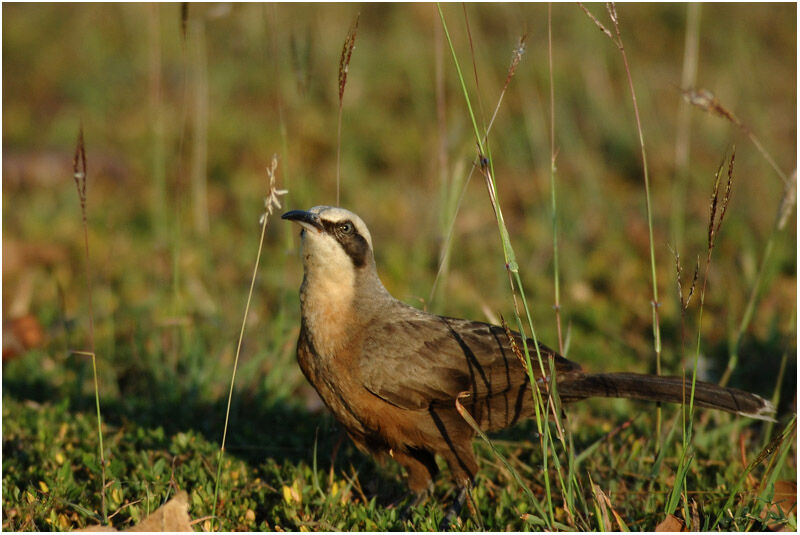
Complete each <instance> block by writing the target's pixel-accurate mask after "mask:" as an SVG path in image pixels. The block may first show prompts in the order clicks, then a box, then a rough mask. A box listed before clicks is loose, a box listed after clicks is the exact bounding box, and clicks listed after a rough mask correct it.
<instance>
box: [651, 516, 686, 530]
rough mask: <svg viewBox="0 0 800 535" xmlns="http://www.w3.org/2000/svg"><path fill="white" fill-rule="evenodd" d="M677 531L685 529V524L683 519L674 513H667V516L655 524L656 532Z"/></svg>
mask: <svg viewBox="0 0 800 535" xmlns="http://www.w3.org/2000/svg"><path fill="white" fill-rule="evenodd" d="M678 531H686V525H685V524H684V523H683V520H681V519H680V518H678V517H677V516H675V515H667V517H666V518H665V519H664V520H662V521H661V522H659V524H658V525H657V526H656V532H657V533H664V532H673V533H674V532H678Z"/></svg>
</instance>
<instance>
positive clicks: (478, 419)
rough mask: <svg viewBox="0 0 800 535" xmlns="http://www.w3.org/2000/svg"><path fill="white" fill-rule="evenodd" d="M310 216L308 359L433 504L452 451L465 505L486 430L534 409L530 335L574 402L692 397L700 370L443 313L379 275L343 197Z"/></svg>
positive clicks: (300, 345)
mask: <svg viewBox="0 0 800 535" xmlns="http://www.w3.org/2000/svg"><path fill="white" fill-rule="evenodd" d="M281 218H282V219H284V220H288V221H292V222H294V223H296V224H298V225H299V226H300V227H301V231H300V237H301V248H302V261H303V272H304V275H303V281H302V284H301V286H300V309H301V314H300V315H301V325H300V333H299V336H298V340H297V361H298V363H299V365H300V368H301V370H302V372H303V374H304V375H305V377H306V378H307V379H308V381H309V382H310V383H311V385H312V386H313V387H314V388H315V389H316V391H317V392H318V393H319V395H320V397H321V398H322V400H323V402H324V403H325V405H326V406H327V407H328V409H329V410H330V411H331V412H332V413H333V415H334V417H335V418H336V420H337V421H338V422H339V424H340V425H341V426H342V427H343V428H344V429H345V430H346V432H347V434H348V435H349V436H350V438H351V439H352V441H353V442H354V444H355V445H356V447H357V448H358V449H359V450H361V451H363V452H365V453H367V454H371V455H373V456H375V457H377V458H385V457H386V456H387V455H388V456H389V457H391V458H393V459H394V460H395V461H396V462H397V463H399V464H400V465H401V466H402V467H404V468H405V471H406V477H407V485H408V488H409V490H410V491H411V492H412V493H413V496H414V500H413V501H412V505H415V504H419V503H423V502H424V501H425V500H426V499H427V498H428V496H429V495H430V493H431V492H432V488H433V481H434V479H435V478H436V477H437V474H438V472H439V469H438V466H437V463H436V457H437V456H439V457H441V458H443V459H444V461H445V462H446V464H447V466H448V468H449V471H450V474H451V477H452V479H453V481H454V482H455V484H456V486H457V488H458V493H457V496H456V498H455V500H454V501H453V504H452V506H451V508H450V509H449V511H448V515H447V516H448V517H452V516H453V515H454V514H457V513H458V512H459V511H460V509H461V508H462V507H463V504H464V500H465V496H466V494H467V492H468V490H469V489H470V488H471V486H472V484H473V482H474V478H475V475H476V472H477V471H478V463H477V460H476V458H475V454H474V452H473V446H472V443H473V438H474V437H475V436H476V431H475V429H474V428H473V427H472V426H471V425H470V424H469V423H468V422H467V420H466V419H465V418H464V417H462V416H461V414H459V407H458V406H457V402H458V404H459V405H460V408H461V409H462V410H466V411H467V412H468V413H469V415H470V416H471V417H472V419H473V420H474V423H476V424H477V426H479V428H480V429H481V430H482V431H486V432H492V431H499V430H501V429H505V428H507V427H510V426H512V425H514V424H515V423H517V422H519V421H520V420H523V419H525V418H529V417H532V416H533V415H534V410H535V405H534V395H533V394H534V393H533V390H532V384H531V381H530V379H529V375H528V370H527V369H526V365H525V363H524V361H523V359H520V358H519V355H520V348H522V347H523V343H524V344H527V347H528V348H529V355H531V358H532V360H531V362H538V361H535V360H534V359H535V358H536V355H537V354H540V355H541V359H542V362H543V363H544V365H543V366H539V365H533V366H532V370H531V372H532V374H533V377H534V378H535V382H536V384H537V388H538V389H539V391H540V392H542V393H545V392H546V390H547V385H548V384H550V382H551V380H552V378H551V377H549V376H548V373H554V375H555V383H556V390H557V392H558V395H559V396H560V399H561V401H562V403H563V404H568V403H572V402H575V401H580V400H584V399H587V398H591V397H611V398H629V399H637V400H646V401H654V402H669V403H682V402H684V401H685V400H686V402H687V403H688V399H686V398H688V395H689V394H688V393H689V392H690V390H691V388H692V385H691V380H689V379H684V378H682V377H669V376H660V375H646V374H637V373H628V372H618V373H587V372H585V371H583V369H582V368H581V366H580V365H579V364H577V363H575V362H573V361H571V360H568V359H566V358H564V357H562V356H561V355H559V354H558V353H557V352H556V351H554V350H552V349H550V348H548V347H547V346H545V345H543V344H541V343H539V344H538V349H537V345H535V344H534V342H533V341H532V340H530V339H527V338H526V339H525V341H524V342H523V338H522V335H520V334H519V333H517V332H512V331H510V330H508V329H507V328H505V327H501V326H497V325H491V324H489V323H484V322H481V321H471V320H466V319H458V318H452V317H446V316H439V315H436V314H432V313H428V312H425V311H423V310H420V309H418V308H415V307H412V306H410V305H408V304H406V303H404V302H402V301H400V300H398V299H396V298H395V297H393V296H392V295H391V294H390V293H389V292H388V291H387V290H386V288H385V287H384V285H383V283H382V282H381V280H380V278H379V276H378V270H377V267H376V263H375V256H374V252H373V251H374V250H373V242H372V237H371V235H370V232H369V230H368V228H367V226H366V225H365V223H364V221H363V220H362V219H361V218H360V217H359V216H358V215H356V214H355V213H353V212H351V211H349V210H346V209H344V208H340V207H331V206H315V207H313V208H310V209H309V210H291V211H289V212H286V213H285V214H283V215H282V216H281ZM694 405H695V406H696V407H703V408H710V409H719V410H722V411H727V412H731V413H735V414H739V415H743V416H748V417H751V418H756V419H763V420H770V419H771V415H772V414H773V412H774V408H773V406H772V404H771V403H770V402H768V401H767V400H765V399H763V398H761V397H760V396H757V395H755V394H751V393H748V392H744V391H742V390H737V389H734V388H723V387H720V386H717V385H714V384H710V383H705V382H701V381H697V382H696V384H695V387H694Z"/></svg>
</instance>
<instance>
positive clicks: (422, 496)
mask: <svg viewBox="0 0 800 535" xmlns="http://www.w3.org/2000/svg"><path fill="white" fill-rule="evenodd" d="M410 495H413V499H412V500H411V502H409V503H408V504H407V505H406V506H405V507H403V510H402V511H401V512H400V516H399V518H400V521H401V522H405V521H407V520H411V513H413V512H414V509H416V508H417V507H419V506H421V505H425V503H427V501H428V500H429V499H430V497H431V496H432V495H433V481H431V482H430V484H429V485H428V486H427V487H426V488H425V489H423V490H418V491H411V492H409V493H408V494H407V495H406V497H408V496H410Z"/></svg>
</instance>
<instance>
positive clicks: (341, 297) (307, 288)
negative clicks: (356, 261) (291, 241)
mask: <svg viewBox="0 0 800 535" xmlns="http://www.w3.org/2000/svg"><path fill="white" fill-rule="evenodd" d="M303 269H304V271H305V275H304V277H303V284H302V286H301V287H300V306H301V312H302V314H303V319H304V320H305V322H306V327H307V329H308V332H309V333H313V339H312V342H313V344H314V347H315V348H316V350H317V353H318V354H319V355H320V356H324V357H328V358H332V357H333V356H334V355H335V354H336V352H337V351H338V350H339V349H341V347H342V346H343V345H344V344H345V343H346V342H347V341H348V340H349V338H350V334H351V333H348V332H347V331H346V326H347V325H348V321H349V319H350V318H352V315H353V312H354V311H353V302H354V298H355V285H356V273H355V268H354V266H353V263H352V261H351V260H350V257H348V256H347V254H346V253H345V252H344V251H343V250H342V248H341V246H340V245H339V244H338V243H337V242H336V241H335V240H334V239H333V238H332V237H330V236H328V235H326V234H324V233H323V232H320V231H318V230H316V229H306V230H305V231H304V232H303ZM351 324H352V323H351Z"/></svg>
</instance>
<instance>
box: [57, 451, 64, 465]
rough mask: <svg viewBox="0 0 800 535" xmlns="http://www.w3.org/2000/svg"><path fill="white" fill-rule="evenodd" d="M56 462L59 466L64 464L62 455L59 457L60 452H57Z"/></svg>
mask: <svg viewBox="0 0 800 535" xmlns="http://www.w3.org/2000/svg"><path fill="white" fill-rule="evenodd" d="M56 462H57V463H58V464H59V465H62V464H64V456H63V455H61V452H60V451H59V452H58V453H56Z"/></svg>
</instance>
